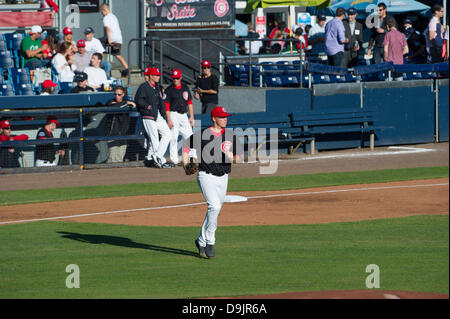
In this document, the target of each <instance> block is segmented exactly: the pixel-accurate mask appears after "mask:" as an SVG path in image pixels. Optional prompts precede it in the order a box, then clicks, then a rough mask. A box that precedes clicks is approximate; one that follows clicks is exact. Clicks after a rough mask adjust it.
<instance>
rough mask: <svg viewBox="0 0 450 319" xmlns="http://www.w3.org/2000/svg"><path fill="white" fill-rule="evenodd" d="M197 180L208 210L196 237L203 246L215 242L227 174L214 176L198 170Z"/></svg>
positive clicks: (225, 189) (226, 184)
mask: <svg viewBox="0 0 450 319" xmlns="http://www.w3.org/2000/svg"><path fill="white" fill-rule="evenodd" d="M197 182H198V185H199V186H200V189H201V191H202V193H203V196H204V197H205V201H206V203H207V205H208V211H207V212H206V216H205V220H204V221H203V225H202V229H201V231H200V235H199V237H198V243H199V244H200V246H202V247H205V246H206V245H214V244H215V243H216V229H217V218H218V217H219V213H220V210H221V209H222V205H223V202H224V201H225V195H226V194H227V187H228V174H225V175H223V176H216V175H213V174H208V173H206V172H203V171H200V172H198V175H197Z"/></svg>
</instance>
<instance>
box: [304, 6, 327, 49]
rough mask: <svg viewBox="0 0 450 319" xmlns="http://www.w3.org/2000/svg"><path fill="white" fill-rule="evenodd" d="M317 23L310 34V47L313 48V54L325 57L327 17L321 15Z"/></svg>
mask: <svg viewBox="0 0 450 319" xmlns="http://www.w3.org/2000/svg"><path fill="white" fill-rule="evenodd" d="M316 21H317V22H316V23H315V24H314V25H313V26H312V27H311V29H310V30H309V33H308V45H311V46H312V51H311V53H312V54H314V55H318V54H322V55H325V24H326V22H327V17H326V16H324V15H322V14H319V15H318V16H317V20H316Z"/></svg>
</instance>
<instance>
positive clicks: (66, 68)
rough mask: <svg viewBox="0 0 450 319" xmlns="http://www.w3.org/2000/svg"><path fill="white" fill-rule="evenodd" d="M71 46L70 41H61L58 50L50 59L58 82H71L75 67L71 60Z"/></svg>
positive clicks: (72, 55)
mask: <svg viewBox="0 0 450 319" xmlns="http://www.w3.org/2000/svg"><path fill="white" fill-rule="evenodd" d="M72 46H73V45H72V43H70V42H63V43H62V44H61V46H60V48H59V52H58V53H57V54H56V55H55V56H54V57H53V59H52V65H53V68H54V69H55V71H56V73H57V78H58V81H60V82H73V77H74V76H75V70H76V68H77V67H76V65H75V64H74V60H73V57H74V54H73V50H72Z"/></svg>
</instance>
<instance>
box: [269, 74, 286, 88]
mask: <svg viewBox="0 0 450 319" xmlns="http://www.w3.org/2000/svg"><path fill="white" fill-rule="evenodd" d="M265 83H266V86H268V87H280V86H283V82H282V80H281V77H279V76H269V77H267V78H266V80H265Z"/></svg>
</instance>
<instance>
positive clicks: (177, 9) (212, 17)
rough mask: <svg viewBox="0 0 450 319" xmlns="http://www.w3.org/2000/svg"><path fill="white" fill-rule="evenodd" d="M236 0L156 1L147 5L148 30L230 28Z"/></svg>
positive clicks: (232, 22)
mask: <svg viewBox="0 0 450 319" xmlns="http://www.w3.org/2000/svg"><path fill="white" fill-rule="evenodd" d="M234 17H235V0H154V1H151V2H149V3H148V4H147V26H148V28H155V29H156V28H207V27H224V28H230V27H232V26H233V24H234Z"/></svg>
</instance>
